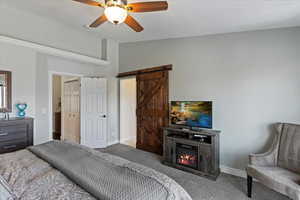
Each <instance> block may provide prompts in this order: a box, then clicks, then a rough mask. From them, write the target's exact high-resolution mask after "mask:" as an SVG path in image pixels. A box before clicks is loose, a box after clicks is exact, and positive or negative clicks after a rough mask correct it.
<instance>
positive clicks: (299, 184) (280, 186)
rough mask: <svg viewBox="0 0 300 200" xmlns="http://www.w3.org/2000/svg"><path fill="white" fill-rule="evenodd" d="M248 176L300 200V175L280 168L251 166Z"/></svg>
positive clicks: (295, 199)
mask: <svg viewBox="0 0 300 200" xmlns="http://www.w3.org/2000/svg"><path fill="white" fill-rule="evenodd" d="M247 174H248V175H249V176H252V177H253V178H255V179H257V180H258V181H259V182H261V183H262V184H264V185H266V186H267V187H269V188H271V189H273V190H275V191H277V192H280V193H282V194H284V195H287V196H288V197H290V198H292V199H294V200H300V175H298V174H297V173H295V172H292V171H289V170H287V169H284V168H280V167H258V166H254V165H249V166H248V167H247Z"/></svg>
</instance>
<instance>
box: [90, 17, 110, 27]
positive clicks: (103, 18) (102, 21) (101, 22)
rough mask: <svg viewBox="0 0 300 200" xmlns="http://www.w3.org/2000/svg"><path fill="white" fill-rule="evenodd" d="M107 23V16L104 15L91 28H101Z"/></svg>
mask: <svg viewBox="0 0 300 200" xmlns="http://www.w3.org/2000/svg"><path fill="white" fill-rule="evenodd" d="M106 21H107V18H106V16H105V15H102V16H101V17H99V18H98V19H96V21H94V22H93V23H92V24H91V25H90V27H91V28H96V27H98V26H100V25H101V24H103V23H104V22H106Z"/></svg>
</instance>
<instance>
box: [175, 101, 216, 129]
mask: <svg viewBox="0 0 300 200" xmlns="http://www.w3.org/2000/svg"><path fill="white" fill-rule="evenodd" d="M170 120H171V124H173V125H182V126H190V127H199V128H212V102H211V101H171V114H170Z"/></svg>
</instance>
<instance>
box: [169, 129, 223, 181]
mask: <svg viewBox="0 0 300 200" xmlns="http://www.w3.org/2000/svg"><path fill="white" fill-rule="evenodd" d="M163 130H164V151H163V164H165V165H168V166H171V167H175V168H177V169H181V170H184V171H187V172H191V173H194V174H196V175H200V176H204V177H207V178H210V179H212V180H216V179H217V177H218V176H219V174H220V161H219V159H220V156H219V154H220V153H219V151H220V150H219V149H220V148H219V147H220V144H219V133H220V131H216V130H209V129H201V130H197V131H196V130H190V129H182V128H176V127H165V128H163Z"/></svg>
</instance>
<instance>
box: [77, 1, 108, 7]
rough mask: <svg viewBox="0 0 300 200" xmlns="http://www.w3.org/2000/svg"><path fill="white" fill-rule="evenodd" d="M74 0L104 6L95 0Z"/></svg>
mask: <svg viewBox="0 0 300 200" xmlns="http://www.w3.org/2000/svg"><path fill="white" fill-rule="evenodd" d="M73 1H77V2H80V3H84V4H87V5H90V6H100V7H102V4H101V3H99V2H96V1H93V0H73Z"/></svg>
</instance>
